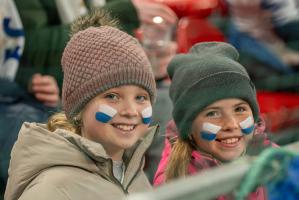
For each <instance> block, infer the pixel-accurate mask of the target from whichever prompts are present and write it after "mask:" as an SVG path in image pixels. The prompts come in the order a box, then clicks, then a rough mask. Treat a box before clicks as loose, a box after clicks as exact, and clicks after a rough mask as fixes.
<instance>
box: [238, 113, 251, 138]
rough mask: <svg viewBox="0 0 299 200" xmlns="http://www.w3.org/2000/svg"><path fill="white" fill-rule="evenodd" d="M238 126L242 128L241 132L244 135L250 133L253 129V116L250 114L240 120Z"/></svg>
mask: <svg viewBox="0 0 299 200" xmlns="http://www.w3.org/2000/svg"><path fill="white" fill-rule="evenodd" d="M240 127H241V130H242V133H244V134H245V135H249V134H250V133H252V132H253V129H254V121H253V118H252V117H251V116H249V117H248V118H247V119H245V120H244V121H242V122H240Z"/></svg>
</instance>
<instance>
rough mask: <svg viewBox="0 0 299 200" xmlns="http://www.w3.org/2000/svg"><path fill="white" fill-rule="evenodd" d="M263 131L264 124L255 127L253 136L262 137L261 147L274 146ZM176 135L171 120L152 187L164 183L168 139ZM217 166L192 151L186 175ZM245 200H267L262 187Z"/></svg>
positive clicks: (215, 160) (223, 197)
mask: <svg viewBox="0 0 299 200" xmlns="http://www.w3.org/2000/svg"><path fill="white" fill-rule="evenodd" d="M264 130H265V124H264V123H262V124H260V125H259V126H257V128H256V131H255V133H254V134H255V136H259V137H263V140H262V141H263V144H262V146H263V147H266V146H276V145H275V144H272V143H271V142H270V141H269V140H267V139H266V137H265V134H263V133H264ZM177 135H178V131H177V129H176V126H175V123H174V121H173V120H172V121H170V122H169V123H168V125H167V129H166V139H165V147H164V150H163V152H162V156H161V161H160V163H159V166H158V169H157V171H156V174H155V177H154V186H158V185H161V184H163V183H164V182H165V176H164V172H165V169H166V166H167V162H168V156H169V155H170V151H171V143H170V139H171V138H174V137H177ZM256 141H261V140H256ZM254 145H258V144H257V143H252V146H254ZM219 165H221V162H220V161H218V160H217V159H215V158H213V157H212V156H211V155H209V154H206V153H202V152H199V151H195V150H194V151H193V152H192V155H191V163H190V165H189V167H188V173H189V174H195V173H198V172H199V171H200V170H203V169H208V168H212V167H216V166H219ZM226 199H227V198H226V197H225V196H220V197H218V198H217V200H226ZM247 199H248V200H266V199H267V198H266V192H265V190H264V188H263V187H259V188H258V189H257V190H256V191H255V192H253V193H251V194H250V195H249V196H248V198H247Z"/></svg>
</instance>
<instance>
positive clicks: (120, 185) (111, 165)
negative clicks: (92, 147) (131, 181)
mask: <svg viewBox="0 0 299 200" xmlns="http://www.w3.org/2000/svg"><path fill="white" fill-rule="evenodd" d="M109 163H110V169H109V171H110V174H111V175H112V176H111V177H109V178H111V179H112V180H113V182H114V183H116V184H117V185H118V186H119V187H120V188H121V189H122V191H123V192H124V193H125V194H128V191H127V190H126V189H125V188H124V187H123V185H122V184H121V183H120V182H119V181H118V180H117V179H116V178H115V177H114V174H113V170H112V168H113V163H112V160H111V159H109Z"/></svg>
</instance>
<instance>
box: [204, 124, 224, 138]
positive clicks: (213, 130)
mask: <svg viewBox="0 0 299 200" xmlns="http://www.w3.org/2000/svg"><path fill="white" fill-rule="evenodd" d="M220 129H221V126H217V125H215V124H211V123H208V122H205V123H203V125H202V131H201V132H200V135H201V138H202V139H204V140H208V141H212V140H215V139H216V134H217V133H218V131H219V130H220Z"/></svg>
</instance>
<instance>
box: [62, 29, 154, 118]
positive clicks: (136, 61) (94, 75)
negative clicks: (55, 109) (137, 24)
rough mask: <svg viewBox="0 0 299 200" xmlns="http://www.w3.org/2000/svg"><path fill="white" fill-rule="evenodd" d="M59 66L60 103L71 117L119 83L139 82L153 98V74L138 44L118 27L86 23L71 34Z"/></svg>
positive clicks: (68, 116) (119, 84)
mask: <svg viewBox="0 0 299 200" xmlns="http://www.w3.org/2000/svg"><path fill="white" fill-rule="evenodd" d="M62 68H63V71H64V80H63V87H62V103H63V107H64V111H65V114H66V116H67V118H68V119H70V120H72V119H73V118H74V116H76V115H77V114H78V113H79V112H80V111H81V110H82V109H83V108H84V106H85V105H86V104H87V103H88V102H89V101H90V100H91V99H93V98H94V97H95V96H97V95H98V94H99V93H102V92H104V91H106V90H108V89H110V88H114V87H118V86H121V85H137V86H140V87H142V88H144V89H145V90H146V91H147V92H148V93H149V95H150V98H151V101H152V103H153V102H154V100H155V96H156V84H155V78H154V75H153V73H152V70H151V65H150V63H149V61H148V59H147V57H146V55H145V53H144V51H143V49H142V47H141V45H140V44H139V43H138V41H137V40H136V39H135V38H133V37H132V36H130V35H128V34H127V33H125V32H123V31H120V30H119V29H117V28H113V27H110V26H100V27H89V28H87V29H85V30H82V31H79V32H78V33H76V34H74V35H73V36H72V38H71V39H70V41H69V42H68V44H67V46H66V48H65V49H64V52H63V56H62Z"/></svg>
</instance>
